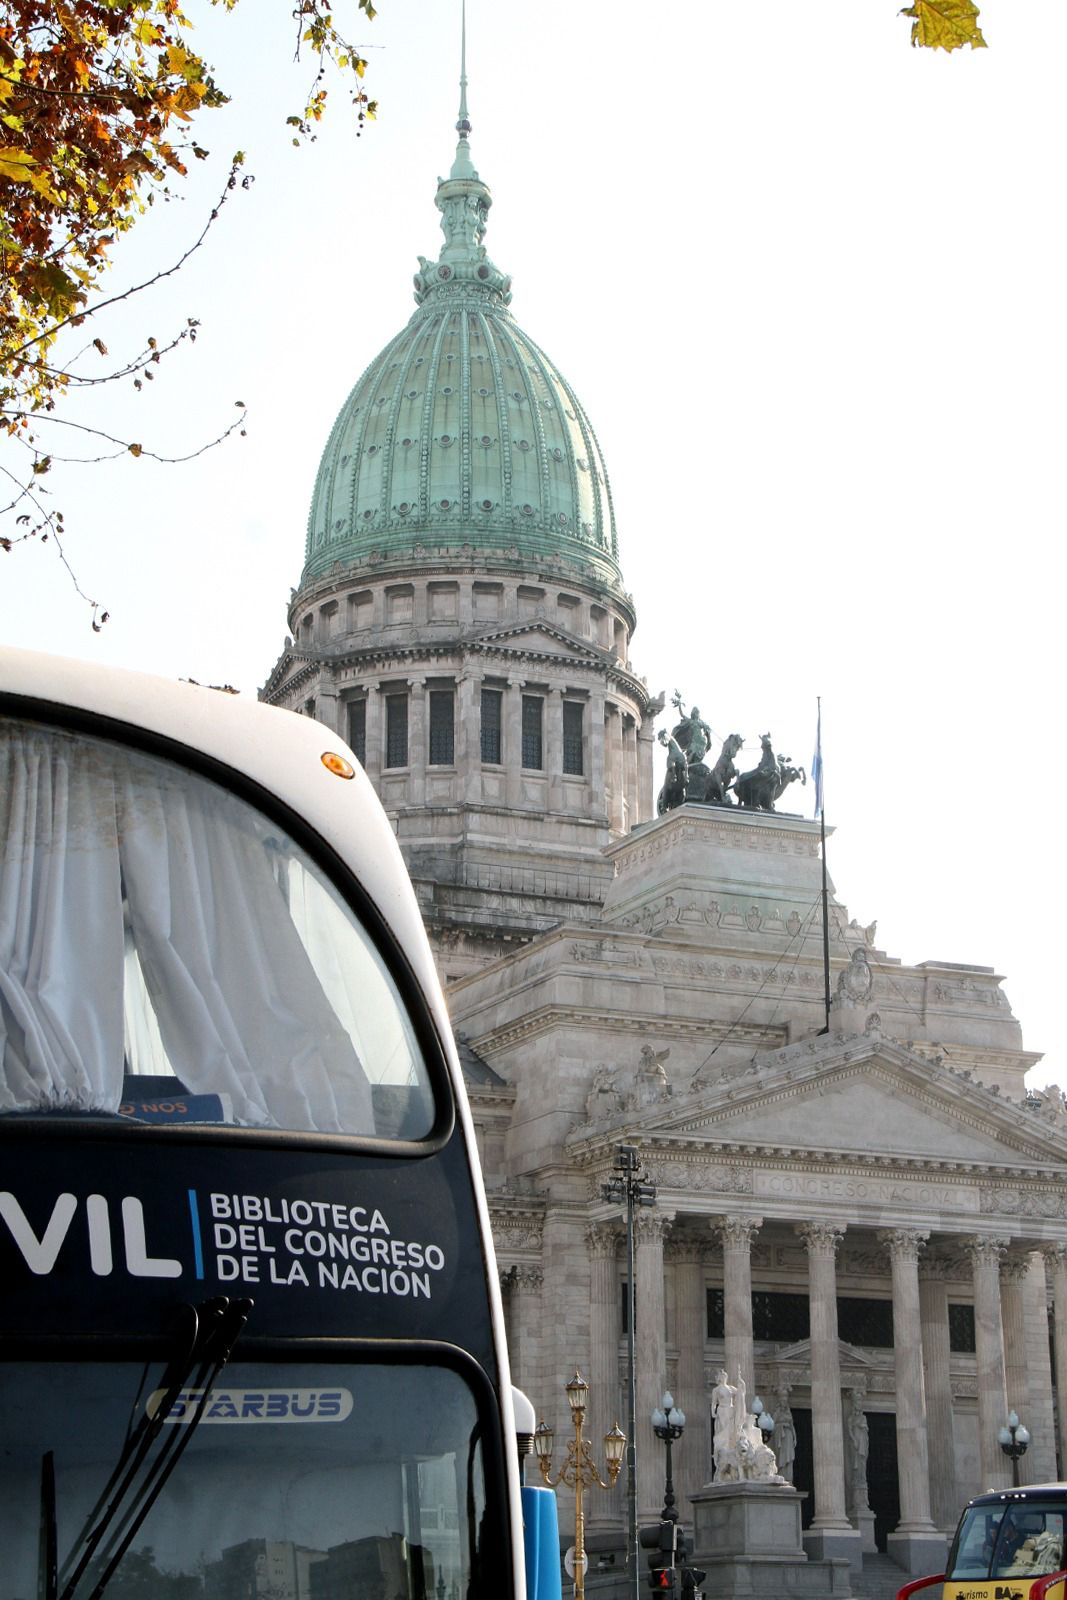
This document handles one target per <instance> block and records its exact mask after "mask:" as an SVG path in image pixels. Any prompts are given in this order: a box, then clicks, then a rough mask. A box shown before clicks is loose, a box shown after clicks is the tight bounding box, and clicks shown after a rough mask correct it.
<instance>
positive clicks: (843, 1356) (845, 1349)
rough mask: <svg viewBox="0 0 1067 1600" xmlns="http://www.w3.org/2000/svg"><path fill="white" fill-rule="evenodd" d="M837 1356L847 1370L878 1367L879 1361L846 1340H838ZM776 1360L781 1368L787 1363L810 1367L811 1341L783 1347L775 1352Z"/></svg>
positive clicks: (799, 1341)
mask: <svg viewBox="0 0 1067 1600" xmlns="http://www.w3.org/2000/svg"><path fill="white" fill-rule="evenodd" d="M837 1354H838V1359H839V1361H840V1363H841V1365H842V1366H843V1367H845V1368H848V1367H870V1368H875V1367H877V1366H878V1362H877V1361H873V1360H872V1359H871V1357H870V1356H868V1355H865V1354H864V1352H863V1351H862V1350H857V1349H856V1346H855V1345H854V1344H846V1343H845V1341H844V1339H838V1341H837ZM774 1359H775V1363H776V1364H777V1365H778V1366H779V1367H781V1366H784V1365H786V1364H787V1363H794V1364H796V1365H797V1366H810V1365H811V1340H810V1339H798V1340H797V1342H796V1344H787V1345H784V1346H782V1348H781V1349H778V1350H776V1351H775V1352H774Z"/></svg>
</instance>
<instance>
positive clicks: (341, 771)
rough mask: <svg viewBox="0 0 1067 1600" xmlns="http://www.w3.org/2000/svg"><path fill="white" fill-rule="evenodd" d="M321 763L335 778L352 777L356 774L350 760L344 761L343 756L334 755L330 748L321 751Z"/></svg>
mask: <svg viewBox="0 0 1067 1600" xmlns="http://www.w3.org/2000/svg"><path fill="white" fill-rule="evenodd" d="M322 764H323V766H324V767H325V768H326V771H327V772H332V773H333V775H334V777H335V778H354V777H355V775H356V769H355V767H354V766H353V765H352V763H351V761H346V760H345V758H344V756H339V755H336V754H335V753H334V751H332V750H324V751H323V755H322Z"/></svg>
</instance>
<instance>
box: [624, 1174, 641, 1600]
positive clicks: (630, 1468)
mask: <svg viewBox="0 0 1067 1600" xmlns="http://www.w3.org/2000/svg"><path fill="white" fill-rule="evenodd" d="M634 1288H635V1286H634V1174H633V1172H632V1171H631V1172H628V1173H627V1174H626V1302H627V1304H626V1313H627V1314H626V1375H627V1395H626V1403H627V1413H628V1415H627V1419H626V1472H627V1479H626V1511H627V1523H628V1526H627V1530H626V1533H627V1539H626V1543H627V1553H626V1558H627V1561H628V1562H629V1566H630V1586H631V1589H632V1592H633V1600H641V1574H640V1570H639V1568H638V1548H637V1439H636V1437H635V1435H636V1433H637V1365H636V1362H635V1360H634V1317H635V1313H636V1307H637V1296H636V1294H635V1292H634Z"/></svg>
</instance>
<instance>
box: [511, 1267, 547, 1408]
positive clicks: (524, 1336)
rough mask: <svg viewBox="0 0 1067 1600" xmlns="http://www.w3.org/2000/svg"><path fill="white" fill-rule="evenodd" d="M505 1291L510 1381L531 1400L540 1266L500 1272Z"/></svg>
mask: <svg viewBox="0 0 1067 1600" xmlns="http://www.w3.org/2000/svg"><path fill="white" fill-rule="evenodd" d="M501 1281H502V1282H506V1284H507V1289H508V1360H509V1364H510V1366H511V1381H512V1383H513V1384H515V1386H516V1387H517V1388H519V1389H521V1390H522V1392H523V1393H524V1394H527V1395H530V1398H531V1399H533V1394H532V1392H531V1391H532V1390H533V1389H534V1388H535V1386H536V1382H537V1357H536V1349H537V1330H538V1328H539V1327H540V1324H541V1288H542V1285H543V1281H544V1275H543V1273H542V1271H541V1268H540V1267H535V1266H529V1265H523V1266H518V1267H511V1268H510V1269H508V1270H506V1271H505V1272H503V1273H501Z"/></svg>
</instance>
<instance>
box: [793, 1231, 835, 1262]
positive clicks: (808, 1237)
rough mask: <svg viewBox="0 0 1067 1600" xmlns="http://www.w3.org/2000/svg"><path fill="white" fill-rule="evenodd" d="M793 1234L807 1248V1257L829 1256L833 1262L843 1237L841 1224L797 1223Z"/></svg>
mask: <svg viewBox="0 0 1067 1600" xmlns="http://www.w3.org/2000/svg"><path fill="white" fill-rule="evenodd" d="M794 1232H795V1233H796V1235H797V1237H798V1238H799V1239H803V1241H804V1243H805V1244H806V1245H807V1247H808V1254H809V1256H829V1257H830V1259H831V1260H833V1259H834V1258H835V1257H836V1255H837V1247H838V1245H839V1244H840V1243H841V1240H842V1239H843V1238H844V1237H845V1224H844V1223H843V1222H841V1223H838V1222H797V1223H795V1224H794Z"/></svg>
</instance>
